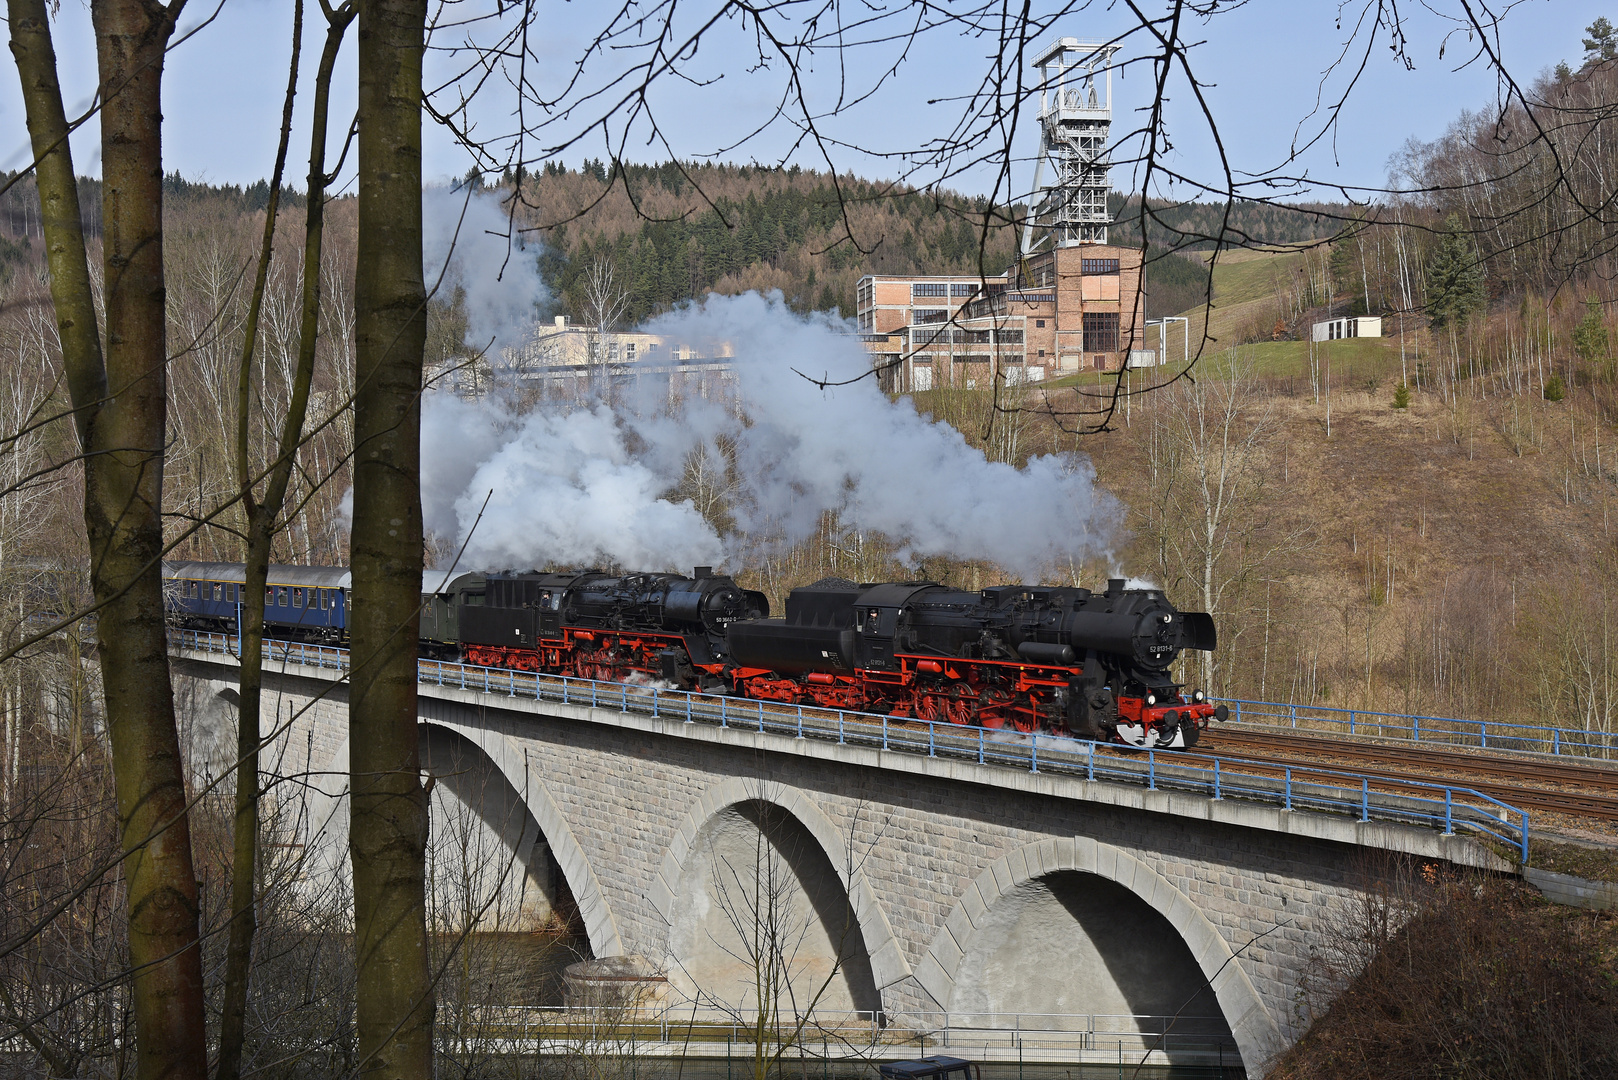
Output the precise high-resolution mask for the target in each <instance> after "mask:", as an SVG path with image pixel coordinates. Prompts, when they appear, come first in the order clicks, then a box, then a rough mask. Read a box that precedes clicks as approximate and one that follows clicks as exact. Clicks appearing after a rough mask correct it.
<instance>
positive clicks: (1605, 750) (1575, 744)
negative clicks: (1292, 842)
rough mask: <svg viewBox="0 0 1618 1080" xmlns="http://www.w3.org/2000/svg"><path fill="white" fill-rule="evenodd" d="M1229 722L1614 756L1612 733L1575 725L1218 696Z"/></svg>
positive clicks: (1616, 740) (1617, 751)
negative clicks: (1571, 726)
mask: <svg viewBox="0 0 1618 1080" xmlns="http://www.w3.org/2000/svg"><path fill="white" fill-rule="evenodd" d="M1224 701H1225V704H1226V705H1228V706H1229V707H1230V721H1231V722H1233V723H1248V724H1254V725H1273V726H1277V727H1291V728H1297V727H1299V726H1303V727H1306V728H1308V729H1310V730H1313V731H1320V730H1326V731H1335V732H1338V733H1340V734H1346V735H1369V736H1373V737H1375V738H1380V739H1401V740H1405V741H1408V742H1422V743H1442V744H1445V745H1449V746H1465V747H1477V748H1478V749H1480V750H1516V751H1528V752H1532V753H1542V754H1565V755H1569V756H1574V757H1599V758H1611V757H1618V735H1614V734H1611V733H1609V732H1604V731H1585V730H1582V729H1580V728H1559V727H1545V726H1540V725H1537V724H1514V723H1509V722H1506V721H1502V720H1460V719H1457V718H1455V717H1450V716H1415V715H1412V714H1407V713H1387V712H1374V711H1372V710H1370V709H1340V708H1332V707H1330V706H1326V705H1289V704H1284V703H1282V702H1277V701H1243V700H1231V699H1224Z"/></svg>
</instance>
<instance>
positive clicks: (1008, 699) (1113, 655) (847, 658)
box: [165, 563, 1226, 747]
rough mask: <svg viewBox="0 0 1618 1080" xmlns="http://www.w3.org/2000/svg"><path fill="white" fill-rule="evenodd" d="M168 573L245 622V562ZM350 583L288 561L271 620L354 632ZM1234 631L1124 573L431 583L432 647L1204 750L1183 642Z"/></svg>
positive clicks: (1199, 706)
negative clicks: (1002, 580)
mask: <svg viewBox="0 0 1618 1080" xmlns="http://www.w3.org/2000/svg"><path fill="white" fill-rule="evenodd" d="M165 574H166V575H167V577H168V578H169V589H168V595H169V606H170V610H171V613H172V615H173V617H174V618H175V619H176V620H177V621H178V622H180V623H181V624H183V625H188V626H193V627H197V628H201V629H224V630H233V629H234V626H235V622H234V620H235V612H236V601H238V600H239V599H240V597H239V590H240V588H241V582H242V580H243V577H242V568H241V566H240V565H239V564H225V563H177V564H169V565H168V566H166V567H165ZM306 579H307V580H306ZM348 587H349V581H348V575H347V572H346V571H343V570H341V569H340V568H328V567H271V571H270V579H269V585H268V589H267V593H266V615H265V620H266V624H267V625H266V632H267V633H268V634H270V635H271V636H280V637H289V638H292V639H295V640H315V641H332V642H341V641H342V640H346V615H347V612H348V610H349V606H348V603H349V597H348V595H347V593H348ZM1216 643H1217V639H1216V634H1215V631H1214V625H1213V619H1212V618H1211V617H1210V616H1208V615H1207V614H1204V613H1201V612H1181V611H1179V610H1178V609H1176V608H1175V607H1174V605H1173V604H1172V603H1170V602H1169V601H1168V599H1167V598H1166V597H1164V596H1163V594H1162V593H1161V592H1160V591H1158V590H1155V589H1149V588H1127V587H1126V583H1125V582H1124V581H1123V580H1122V579H1114V580H1112V581H1110V582H1108V584H1107V589H1106V591H1105V592H1102V593H1096V592H1092V591H1091V590H1089V589H1078V588H1061V587H1043V586H1039V587H1033V586H1023V585H1007V586H999V587H996V588H990V589H983V590H981V591H977V592H963V591H960V590H957V589H951V588H948V587H946V586H942V585H937V584H934V583H932V582H886V583H875V584H871V583H867V584H859V583H856V582H853V581H848V580H845V579H842V578H826V579H824V580H821V581H818V582H816V583H814V584H813V585H808V586H805V587H802V588H798V589H794V590H792V592H791V593H790V594H789V595H788V597H787V602H786V615H785V618H780V619H772V618H769V602H768V600H767V599H766V598H765V597H764V595H763V594H762V593H759V592H754V591H752V590H748V589H743V588H741V587H740V586H738V585H737V584H736V582H735V581H734V580H732V579H731V578H730V577H727V576H724V575H716V574H714V573H712V572H711V570H710V569H709V568H707V567H698V568H697V569H696V571H695V572H694V574H693V575H692V576H691V577H684V576H682V575H679V574H628V575H624V576H612V575H609V574H605V573H601V572H600V571H594V570H591V571H584V572H567V573H510V572H508V573H496V574H482V573H469V574H461V575H459V576H457V577H454V578H452V579H446V575H444V574H443V573H442V572H440V573H437V574H431V573H429V574H428V575H427V578H426V580H425V582H424V584H423V589H422V611H421V652H422V655H424V656H429V657H439V658H447V659H455V660H461V661H464V662H466V663H470V664H479V665H484V666H489V667H501V668H514V669H517V670H520V671H536V672H546V673H551V674H562V675H576V676H580V677H583V678H590V679H606V680H615V681H622V680H626V679H628V680H641V681H653V680H660V681H663V682H665V683H666V684H668V685H672V686H675V687H679V688H681V689H692V690H701V691H706V692H711V693H728V694H736V695H740V696H746V697H751V698H758V699H762V700H766V701H779V702H786V703H796V704H809V705H819V706H825V707H829V708H839V709H852V710H860V711H865V712H872V713H882V714H886V715H889V716H893V717H898V718H911V717H913V718H916V719H921V720H930V721H943V722H950V723H956V724H971V725H977V726H982V727H989V728H1005V729H1010V730H1015V731H1019V732H1035V731H1040V732H1047V733H1051V734H1057V735H1070V736H1073V737H1077V738H1085V739H1100V740H1111V741H1116V742H1121V743H1127V744H1131V745H1135V746H1172V747H1179V746H1190V745H1194V744H1195V743H1196V742H1197V740H1198V737H1199V735H1200V734H1201V732H1202V730H1203V729H1205V728H1206V727H1207V726H1208V723H1209V721H1210V720H1215V719H1217V720H1223V719H1224V718H1225V716H1226V710H1225V706H1223V705H1215V704H1213V703H1212V702H1210V701H1208V700H1206V698H1205V695H1204V694H1203V693H1202V692H1201V691H1196V692H1193V693H1191V694H1189V695H1188V694H1185V693H1184V692H1183V687H1182V686H1181V685H1179V684H1177V683H1175V682H1174V681H1173V677H1172V674H1171V666H1172V665H1173V663H1174V661H1175V660H1176V659H1178V657H1179V656H1180V654H1181V653H1182V652H1183V651H1184V650H1186V649H1210V650H1211V649H1213V648H1214V647H1215V645H1216Z"/></svg>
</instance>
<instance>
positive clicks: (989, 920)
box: [173, 632, 1529, 1075]
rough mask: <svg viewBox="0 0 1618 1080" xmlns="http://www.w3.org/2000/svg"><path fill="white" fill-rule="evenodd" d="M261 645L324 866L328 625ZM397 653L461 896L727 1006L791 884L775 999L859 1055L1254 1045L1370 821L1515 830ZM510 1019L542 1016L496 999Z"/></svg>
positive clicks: (1430, 853)
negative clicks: (469, 862) (813, 1014)
mask: <svg viewBox="0 0 1618 1080" xmlns="http://www.w3.org/2000/svg"><path fill="white" fill-rule="evenodd" d="M234 645H235V642H234V639H233V638H230V637H226V636H223V635H210V634H199V633H194V632H184V633H176V634H175V636H174V641H173V653H174V672H175V682H176V689H177V693H178V695H179V698H180V700H181V703H182V706H183V707H187V708H189V710H190V711H191V714H192V716H193V717H194V718H195V720H196V723H197V724H198V725H199V726H200V727H203V728H211V729H213V730H223V729H224V728H225V727H228V726H229V724H230V723H231V716H230V714H231V712H232V702H233V701H234V689H233V686H234V683H235V681H236V661H235V658H234V656H233V655H232V651H233V648H234ZM270 659H271V660H273V663H267V664H266V676H265V692H266V694H267V695H269V696H270V698H271V700H272V701H274V702H276V704H275V705H274V707H273V708H266V715H276V716H279V717H280V718H281V722H282V728H281V731H280V734H279V736H278V739H277V742H276V744H275V745H274V746H273V747H272V748H271V753H270V756H271V757H272V758H274V759H275V760H277V761H278V763H279V764H278V768H277V771H278V772H280V773H281V774H283V775H290V774H298V775H307V776H308V777H309V778H310V781H309V784H308V785H307V786H306V787H305V788H304V790H309V791H312V792H313V794H312V795H311V796H310V800H309V805H308V806H306V807H305V808H304V810H303V812H302V813H300V814H299V815H298V817H299V820H300V821H302V822H303V823H304V824H303V826H301V827H302V828H304V829H305V833H306V835H304V836H303V837H301V838H300V841H301V842H303V843H304V844H305V845H306V850H307V851H308V853H309V856H308V857H309V859H310V865H311V866H312V868H313V872H314V873H316V874H333V875H340V874H342V873H343V872H344V864H345V860H346V851H347V838H346V805H345V802H344V790H345V787H346V778H347V772H348V747H347V743H346V739H347V695H346V686H345V685H344V683H343V677H344V670H345V665H346V663H347V655H346V653H345V652H344V651H343V650H338V649H332V648H325V647H318V646H299V645H291V646H283V645H280V644H276V645H275V647H274V653H273V656H272V657H271V658H270ZM419 673H420V680H421V685H420V698H419V701H420V705H419V713H420V718H421V731H422V746H423V767H424V769H426V770H427V771H429V772H430V773H432V774H433V777H434V786H433V789H432V790H433V795H432V798H433V812H434V826H433V827H434V832H435V841H436V840H437V839H438V837H439V836H440V834H441V833H443V832H448V831H452V825H453V827H454V828H462V829H464V828H465V826H466V823H468V822H470V823H471V828H472V830H473V832H474V833H475V835H474V836H472V837H471V838H470V840H469V841H468V844H469V845H470V848H471V849H472V850H474V851H476V852H478V853H480V854H479V857H478V858H477V859H476V860H473V861H475V862H476V863H478V864H480V865H483V866H489V867H497V866H509V867H511V868H512V871H513V872H511V873H509V874H502V875H494V876H492V878H491V880H490V881H489V882H486V883H484V884H483V885H480V886H479V888H483V889H485V890H486V893H487V895H484V894H480V893H478V891H477V889H476V888H474V889H471V890H470V891H468V890H463V892H465V894H466V896H467V897H468V899H467V900H466V901H465V902H467V903H472V904H479V905H487V906H488V908H489V910H497V911H500V912H503V913H506V921H505V922H504V923H503V925H504V926H506V927H507V928H511V927H512V926H513V925H514V924H513V922H512V921H511V920H516V923H518V924H520V923H523V922H524V921H526V922H527V923H528V924H529V925H532V924H534V923H537V922H541V921H543V920H544V919H546V918H548V917H549V915H550V913H551V907H552V905H553V904H555V903H557V902H558V899H559V897H561V896H563V895H564V894H565V895H566V896H567V897H570V898H571V901H572V902H573V903H575V904H576V905H577V909H578V912H579V915H580V918H581V920H582V922H583V924H584V928H585V932H586V934H587V936H588V939H589V948H590V951H591V953H592V954H593V956H594V957H596V958H601V959H606V958H622V959H621V960H620V961H618V963H621V964H623V965H625V970H632V971H636V972H641V973H647V974H649V975H650V976H651V977H650V979H649V980H648V985H653V984H656V985H657V986H659V987H661V988H662V993H664V994H665V996H666V998H667V1000H670V1001H679V1002H684V1003H689V1002H693V1001H701V1002H705V1003H707V1005H708V1006H709V1011H710V1012H711V1013H713V1014H714V1015H718V1014H721V1013H727V1012H728V1013H732V1014H733V1013H735V1012H736V1011H737V1010H744V1011H745V1010H746V1009H748V1008H751V1007H756V1006H757V1002H756V1001H754V1000H751V998H750V996H749V995H750V994H751V993H752V990H751V989H750V988H751V987H752V986H753V985H754V982H755V980H754V974H755V972H754V970H753V969H751V968H749V967H748V965H747V964H746V963H745V960H746V957H747V955H748V954H747V949H746V944H745V941H744V937H745V933H746V931H747V930H748V929H749V928H748V927H747V926H745V925H744V923H745V922H746V920H747V919H749V918H751V919H755V920H756V919H757V918H759V917H761V914H760V913H761V912H763V911H765V909H766V908H767V909H768V910H769V911H770V912H772V913H774V915H775V916H776V917H782V918H785V917H787V916H786V915H784V914H783V913H792V914H791V916H790V917H791V918H794V919H798V920H800V923H801V924H794V926H793V927H789V928H786V929H788V930H789V931H790V933H791V934H792V935H794V942H795V944H794V956H793V964H792V972H791V983H792V987H793V989H794V990H795V991H796V992H797V993H798V994H799V997H798V1000H799V1001H800V1002H801V1001H803V1000H806V998H807V997H808V996H809V994H810V993H812V991H810V990H809V989H808V988H809V987H811V986H818V985H820V984H821V983H822V982H824V981H825V979H826V978H827V977H830V978H831V985H830V988H829V989H828V990H827V991H826V992H825V993H824V994H822V995H821V996H820V997H819V998H818V1000H817V1001H816V1009H817V1011H818V1012H819V1013H821V1014H823V1015H827V1016H834V1015H835V1016H843V1017H853V1018H856V1019H855V1020H854V1021H852V1023H853V1026H854V1028H856V1029H859V1028H861V1026H862V1025H864V1026H865V1027H871V1026H873V1025H874V1026H875V1027H877V1028H880V1029H881V1031H882V1033H883V1034H882V1037H881V1038H880V1039H873V1040H872V1045H873V1046H875V1045H877V1044H878V1043H881V1044H883V1045H887V1046H892V1045H895V1044H897V1043H900V1042H903V1041H904V1040H907V1039H908V1040H912V1041H911V1042H910V1044H909V1046H908V1047H906V1048H905V1049H903V1050H896V1052H895V1053H894V1054H891V1055H888V1056H904V1054H905V1053H910V1054H913V1053H915V1051H916V1049H917V1044H916V1040H925V1045H926V1046H927V1048H928V1049H931V1048H933V1047H938V1048H940V1049H942V1048H943V1045H944V1043H945V1040H948V1041H949V1043H948V1044H949V1045H950V1046H951V1047H954V1048H956V1049H957V1050H959V1049H960V1048H961V1047H962V1046H971V1047H980V1046H981V1047H982V1053H979V1054H977V1056H979V1057H980V1058H981V1057H983V1056H984V1055H987V1056H988V1057H990V1058H994V1057H996V1056H999V1057H1000V1058H1001V1059H1002V1060H1040V1061H1045V1062H1060V1063H1075V1062H1082V1061H1095V1062H1102V1061H1106V1062H1111V1061H1112V1060H1113V1057H1114V1055H1115V1054H1116V1055H1117V1056H1119V1058H1120V1059H1127V1060H1134V1061H1137V1062H1138V1061H1140V1060H1141V1057H1142V1056H1148V1055H1150V1059H1151V1060H1152V1061H1153V1062H1156V1063H1196V1064H1204V1063H1205V1064H1212V1063H1214V1062H1215V1061H1216V1060H1219V1061H1222V1062H1223V1063H1225V1064H1229V1063H1231V1061H1232V1060H1233V1059H1235V1058H1239V1060H1240V1061H1241V1062H1242V1063H1243V1064H1244V1065H1245V1066H1246V1068H1248V1069H1249V1070H1250V1071H1252V1072H1253V1073H1254V1074H1255V1075H1256V1074H1258V1073H1259V1072H1260V1071H1261V1070H1262V1068H1263V1066H1264V1064H1265V1063H1266V1062H1267V1061H1269V1060H1271V1059H1272V1058H1273V1057H1274V1055H1276V1054H1277V1053H1278V1052H1280V1051H1282V1050H1284V1049H1285V1048H1286V1047H1287V1046H1288V1045H1290V1043H1291V1042H1292V1040H1293V1039H1294V1038H1295V1037H1296V1036H1297V1035H1298V1034H1300V1033H1301V1032H1300V1030H1299V1027H1298V1018H1297V1016H1296V1014H1295V1001H1296V994H1297V991H1298V988H1299V986H1300V982H1301V980H1302V979H1303V978H1304V977H1305V975H1306V972H1307V968H1308V965H1309V960H1310V949H1311V944H1312V943H1315V942H1317V941H1318V940H1319V938H1320V936H1321V934H1322V933H1323V932H1324V931H1325V930H1326V928H1327V927H1328V926H1329V925H1330V924H1331V923H1332V922H1333V921H1334V920H1336V919H1338V918H1340V917H1341V916H1342V915H1344V914H1345V913H1347V912H1349V911H1351V910H1352V908H1353V907H1354V906H1355V905H1356V904H1358V903H1361V902H1363V899H1364V898H1365V896H1366V895H1367V894H1368V892H1369V891H1370V890H1371V887H1372V884H1373V882H1372V880H1371V879H1372V878H1373V877H1374V876H1375V873H1376V867H1377V866H1378V858H1379V853H1397V854H1401V855H1409V856H1415V857H1418V858H1421V859H1426V860H1433V861H1442V862H1448V863H1452V864H1457V865H1462V866H1468V867H1476V868H1480V869H1485V870H1492V871H1499V872H1513V871H1514V870H1515V868H1516V864H1517V862H1518V861H1520V859H1521V858H1522V857H1523V856H1525V855H1526V852H1527V844H1528V836H1529V819H1528V814H1527V813H1526V812H1524V811H1522V810H1519V809H1516V808H1514V807H1512V806H1509V805H1507V804H1505V803H1503V802H1500V801H1498V800H1495V799H1492V798H1490V797H1488V796H1486V795H1482V794H1479V793H1477V792H1474V791H1470V790H1468V789H1465V788H1461V787H1446V786H1443V785H1437V784H1433V785H1411V784H1408V783H1407V784H1404V785H1403V786H1402V787H1401V788H1400V790H1399V791H1398V792H1382V791H1378V790H1376V789H1375V786H1374V785H1373V784H1371V783H1370V782H1368V781H1367V780H1366V779H1364V778H1363V777H1359V776H1356V775H1353V774H1348V773H1332V772H1329V771H1327V770H1322V769H1317V768H1310V769H1309V770H1308V773H1307V776H1308V779H1307V781H1305V780H1303V779H1300V778H1296V777H1294V776H1293V775H1292V770H1285V769H1284V770H1274V769H1269V770H1256V769H1253V768H1252V767H1251V766H1250V765H1248V764H1245V763H1228V762H1224V761H1221V760H1220V759H1218V758H1217V757H1215V758H1213V760H1212V761H1211V763H1210V762H1209V761H1208V759H1207V758H1206V757H1199V758H1198V759H1197V760H1196V761H1194V762H1192V761H1188V760H1186V759H1185V758H1184V757H1179V758H1177V756H1176V755H1175V753H1174V752H1172V751H1169V752H1163V753H1157V752H1118V751H1116V750H1114V749H1110V748H1108V747H1106V746H1105V745H1103V746H1097V745H1094V744H1090V743H1086V742H1079V741H1075V740H1068V739H1052V738H1048V737H1040V738H1038V739H1030V738H1027V737H1023V736H1016V735H1009V734H1007V733H1003V732H992V731H985V730H982V729H977V728H961V727H955V726H952V725H948V724H941V725H931V724H927V723H924V722H918V721H910V722H908V723H904V722H899V721H892V720H888V719H886V718H883V717H876V716H866V715H861V714H854V713H839V712H835V711H830V710H819V709H799V708H796V707H791V706H777V705H770V704H766V703H760V702H755V701H743V700H737V699H727V698H722V697H713V696H706V695H697V694H687V693H683V692H679V691H670V690H661V689H656V688H652V687H639V686H625V685H622V684H617V683H597V682H590V681H585V680H574V679H562V678H553V677H547V676H535V675H534V674H532V673H527V672H512V671H499V670H490V669H485V668H480V667H470V666H462V665H459V664H453V663H444V662H437V661H422V662H421V663H420V666H419ZM228 743H229V745H231V746H233V745H234V738H233V737H232V738H230V739H229V740H228ZM464 861H465V860H463V862H464ZM761 868H762V870H761ZM754 881H765V882H766V886H760V888H765V887H767V888H768V889H769V890H771V892H770V896H769V898H768V903H766V902H765V900H764V899H762V898H761V896H762V894H760V893H759V892H758V891H757V889H755V888H754V886H753V885H752V884H751V883H752V882H754ZM789 1011H790V1010H789ZM687 1012H688V1013H689V1007H687ZM860 1018H863V1019H860ZM513 1023H514V1024H517V1022H516V1021H513ZM533 1023H539V1024H540V1026H539V1027H538V1028H536V1029H534V1032H533V1034H535V1035H536V1036H538V1035H542V1034H543V1032H544V1031H545V1030H547V1029H546V1028H545V1027H544V1024H543V1022H541V1021H536V1020H534V1018H532V1017H529V1018H527V1019H524V1020H523V1021H521V1023H520V1024H517V1027H518V1028H519V1029H520V1028H521V1026H522V1025H524V1024H533ZM660 1023H661V1022H660ZM833 1026H836V1025H833ZM838 1030H841V1027H839V1028H838ZM656 1041H657V1040H651V1043H656ZM854 1041H855V1042H857V1041H858V1040H854ZM727 1045H731V1043H730V1042H729V1041H727ZM851 1045H852V1044H851ZM645 1049H647V1050H648V1051H652V1050H653V1047H652V1045H648V1046H647V1047H646V1048H645ZM666 1049H667V1047H665V1050H666ZM851 1052H853V1051H852V1050H851ZM860 1052H870V1051H869V1048H868V1049H867V1050H866V1051H860ZM1013 1053H1015V1054H1016V1057H1015V1058H1008V1056H1007V1055H1011V1054H1013ZM1130 1055H1136V1056H1133V1057H1131V1056H1130Z"/></svg>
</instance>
